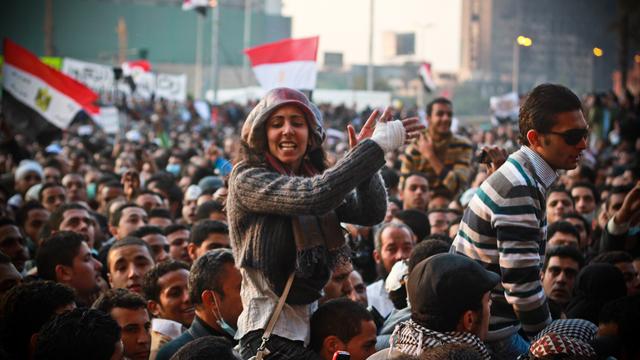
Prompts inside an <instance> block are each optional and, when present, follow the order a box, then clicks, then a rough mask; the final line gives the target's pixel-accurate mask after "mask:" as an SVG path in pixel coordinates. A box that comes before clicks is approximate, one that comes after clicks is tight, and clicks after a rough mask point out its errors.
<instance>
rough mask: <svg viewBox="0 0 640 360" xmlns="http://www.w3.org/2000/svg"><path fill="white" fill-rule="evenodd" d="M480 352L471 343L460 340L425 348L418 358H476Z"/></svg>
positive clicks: (435, 359) (468, 359)
mask: <svg viewBox="0 0 640 360" xmlns="http://www.w3.org/2000/svg"><path fill="white" fill-rule="evenodd" d="M481 358H482V356H481V355H480V353H479V352H478V351H477V350H476V349H474V348H473V347H472V346H471V345H469V344H465V343H462V342H455V343H448V344H442V345H439V346H435V347H432V348H428V349H425V350H424V352H423V353H422V355H421V356H420V359H429V360H477V359H481Z"/></svg>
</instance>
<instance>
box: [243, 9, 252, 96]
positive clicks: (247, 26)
mask: <svg viewBox="0 0 640 360" xmlns="http://www.w3.org/2000/svg"><path fill="white" fill-rule="evenodd" d="M242 43H243V46H244V48H245V49H248V48H249V47H250V46H251V0H244V36H243V41H242ZM242 84H243V85H244V86H245V87H246V86H249V59H248V58H247V56H246V55H244V56H242Z"/></svg>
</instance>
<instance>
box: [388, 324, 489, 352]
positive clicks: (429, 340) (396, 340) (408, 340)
mask: <svg viewBox="0 0 640 360" xmlns="http://www.w3.org/2000/svg"><path fill="white" fill-rule="evenodd" d="M390 343H391V348H392V349H397V350H399V351H401V352H403V353H405V354H408V355H414V356H418V355H420V354H422V352H423V351H424V350H425V349H430V348H434V347H438V346H441V345H444V344H466V345H470V346H471V347H472V348H474V349H475V350H476V351H477V352H478V354H479V355H480V356H481V357H482V359H484V360H491V356H490V355H489V351H488V350H487V347H486V346H485V345H484V343H483V342H482V340H480V338H478V337H477V336H475V335H473V334H471V333H467V332H457V331H447V332H444V333H441V332H437V331H433V330H429V329H427V328H425V327H423V326H421V325H419V324H418V323H416V322H415V321H413V320H407V321H405V322H402V323H400V324H399V325H398V326H396V328H395V330H394V331H393V334H391V339H390Z"/></svg>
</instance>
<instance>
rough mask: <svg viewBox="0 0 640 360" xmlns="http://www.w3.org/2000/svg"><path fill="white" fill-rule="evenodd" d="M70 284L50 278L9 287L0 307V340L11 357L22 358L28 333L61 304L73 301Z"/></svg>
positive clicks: (36, 330) (34, 331)
mask: <svg viewBox="0 0 640 360" xmlns="http://www.w3.org/2000/svg"><path fill="white" fill-rule="evenodd" d="M74 299H75V293H74V291H73V289H71V288H70V287H68V286H66V285H63V284H60V283H56V282H53V281H32V282H25V283H22V284H20V285H18V286H15V287H14V288H12V289H11V290H9V291H8V292H7V293H6V294H5V296H4V298H3V299H2V303H1V304H2V306H1V308H0V309H1V310H0V319H2V321H0V323H1V324H2V329H1V331H0V340H1V341H0V343H2V344H3V347H4V348H5V350H7V351H8V352H9V353H11V354H12V355H13V358H15V359H26V358H28V356H27V349H28V348H29V341H30V339H31V335H33V334H35V333H37V332H38V331H39V330H40V328H41V327H42V325H44V324H45V323H46V322H47V321H49V319H51V318H52V317H53V316H54V315H55V313H56V311H57V310H59V309H60V308H61V307H63V306H66V305H69V304H73V303H74Z"/></svg>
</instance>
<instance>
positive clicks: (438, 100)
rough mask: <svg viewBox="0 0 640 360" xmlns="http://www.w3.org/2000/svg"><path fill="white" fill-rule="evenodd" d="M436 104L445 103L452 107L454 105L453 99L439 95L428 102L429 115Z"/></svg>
mask: <svg viewBox="0 0 640 360" xmlns="http://www.w3.org/2000/svg"><path fill="white" fill-rule="evenodd" d="M435 104H444V105H449V106H451V107H453V103H452V102H451V100H449V99H447V98H445V97H437V98H435V99H433V100H431V101H430V102H429V103H428V104H427V116H431V111H433V106H434V105H435Z"/></svg>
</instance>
